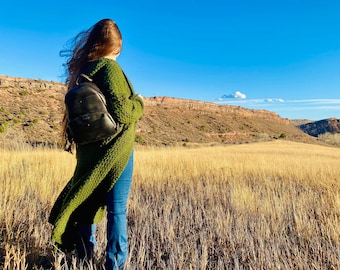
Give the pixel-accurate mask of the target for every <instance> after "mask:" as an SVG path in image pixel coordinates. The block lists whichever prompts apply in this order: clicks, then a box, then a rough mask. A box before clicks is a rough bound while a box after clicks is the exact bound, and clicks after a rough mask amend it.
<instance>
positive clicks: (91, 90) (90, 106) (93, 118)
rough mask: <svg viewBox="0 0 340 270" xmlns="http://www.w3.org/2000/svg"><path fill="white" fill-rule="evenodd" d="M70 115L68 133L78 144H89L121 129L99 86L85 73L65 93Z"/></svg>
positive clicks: (67, 109)
mask: <svg viewBox="0 0 340 270" xmlns="http://www.w3.org/2000/svg"><path fill="white" fill-rule="evenodd" d="M65 105H66V111H67V115H68V123H67V133H68V135H69V136H70V137H71V138H72V139H73V141H74V142H75V143H77V144H87V143H91V142H95V141H99V140H103V139H105V138H107V137H109V136H113V135H114V134H116V133H117V132H118V130H119V124H118V122H116V121H115V120H114V119H113V118H112V116H111V115H110V113H109V112H108V110H107V108H106V99H105V96H104V95H103V93H102V92H101V91H100V89H99V88H98V86H97V85H96V84H95V83H94V82H92V79H91V78H90V77H88V76H87V75H85V74H81V75H80V76H79V77H78V79H77V81H76V85H75V86H74V87H73V88H72V89H70V90H69V91H68V93H67V94H66V95H65Z"/></svg>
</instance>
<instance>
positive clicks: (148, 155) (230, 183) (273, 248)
mask: <svg viewBox="0 0 340 270" xmlns="http://www.w3.org/2000/svg"><path fill="white" fill-rule="evenodd" d="M1 156H2V159H1V162H0V179H1V180H0V192H1V197H0V209H1V212H0V258H1V259H0V268H1V267H2V268H4V269H25V268H28V269H50V268H52V269H82V268H86V267H87V268H89V269H101V265H102V262H103V260H104V257H105V255H104V250H105V222H102V223H101V224H100V225H99V226H98V250H97V256H98V261H96V262H95V263H89V264H88V265H86V267H85V266H84V267H83V266H82V265H79V264H78V265H77V262H76V259H75V258H74V257H73V256H72V255H70V254H68V255H67V256H65V255H63V254H60V253H56V254H54V253H53V252H52V249H53V247H52V243H51V242H50V239H49V237H50V232H51V226H50V225H49V224H47V216H48V213H49V210H50V209H51V206H52V204H53V202H54V200H55V198H56V196H57V195H58V192H59V191H60V190H61V188H62V187H63V185H64V184H65V183H66V181H67V180H68V179H69V177H70V176H71V175H72V172H73V168H74V165H75V159H74V156H72V155H69V154H67V153H64V152H61V151H59V150H43V149H41V150H27V151H7V150H2V151H1ZM339 180H340V149H339V148H332V147H323V146H316V145H310V144H301V143H292V142H287V141H275V142H267V143H258V144H247V145H245V144H244V145H234V146H214V147H202V148H195V149H187V148H137V149H136V151H135V177H134V184H133V188H132V191H131V197H130V201H129V213H128V219H129V237H130V254H129V258H128V262H127V267H126V269H340V263H339V261H340V181H339Z"/></svg>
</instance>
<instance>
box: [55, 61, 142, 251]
mask: <svg viewBox="0 0 340 270" xmlns="http://www.w3.org/2000/svg"><path fill="white" fill-rule="evenodd" d="M82 72H86V73H87V74H88V75H89V76H90V77H92V78H93V80H94V82H95V83H96V84H97V85H98V86H99V88H100V89H101V91H102V92H103V93H104V95H105V96H106V99H107V101H108V110H109V111H110V113H111V114H112V115H113V117H114V118H115V120H117V121H119V122H120V123H121V125H122V128H121V130H120V132H119V133H118V134H117V135H115V136H113V137H109V138H107V139H105V140H103V141H99V142H95V143H90V144H86V145H77V166H76V169H75V172H74V175H73V177H72V178H71V179H70V181H69V182H68V183H67V185H66V186H65V188H64V189H63V190H62V191H61V193H60V195H59V196H58V198H57V200H56V202H55V204H54V206H53V208H52V210H51V213H50V216H49V222H50V223H51V224H53V225H54V228H53V231H52V240H53V241H54V242H55V243H56V245H57V246H58V247H59V248H61V249H64V250H72V249H74V245H75V241H76V238H77V235H76V227H77V225H78V224H79V223H81V224H92V223H97V222H99V221H101V220H102V218H103V214H104V213H105V205H106V194H107V192H108V191H110V189H111V188H112V187H113V186H114V184H115V183H116V181H117V180H118V178H119V176H120V175H121V173H122V172H123V170H124V168H125V166H126V164H127V162H128V160H129V157H130V155H131V152H132V150H133V144H134V140H135V129H136V123H137V121H138V120H139V119H140V117H141V116H142V114H143V111H144V105H143V101H142V99H141V98H140V97H138V96H137V95H136V94H135V93H134V90H133V88H132V85H131V83H130V82H129V81H128V79H127V78H126V76H125V75H124V73H123V71H122V69H121V68H120V66H119V65H118V63H117V62H116V61H114V60H111V59H106V58H102V59H99V60H97V61H95V62H92V63H90V64H89V65H88V66H86V67H85V68H84V70H83V71H82Z"/></svg>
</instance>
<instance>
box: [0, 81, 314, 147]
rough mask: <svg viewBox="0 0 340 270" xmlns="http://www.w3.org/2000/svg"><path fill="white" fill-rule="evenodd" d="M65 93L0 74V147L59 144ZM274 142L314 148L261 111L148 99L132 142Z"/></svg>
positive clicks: (290, 123) (305, 136)
mask: <svg viewBox="0 0 340 270" xmlns="http://www.w3.org/2000/svg"><path fill="white" fill-rule="evenodd" d="M65 91H66V86H65V85H64V84H62V83H57V82H48V81H43V80H36V79H25V78H15V77H10V76H2V75H0V144H6V143H8V142H13V141H24V142H27V143H30V144H34V143H38V144H40V143H43V144H58V143H60V137H61V122H62V118H63V113H62V112H63V106H64V105H63V99H64V94H65ZM277 138H285V139H287V140H293V141H301V142H308V143H317V140H316V139H315V138H314V137H312V136H309V135H308V134H306V133H304V132H303V131H302V130H301V129H300V128H298V127H296V125H295V124H294V121H291V120H289V119H285V118H281V117H280V116H278V115H277V114H276V113H273V112H269V111H266V110H251V109H246V108H243V107H239V106H230V105H220V104H216V103H212V102H202V101H197V100H185V99H178V98H172V97H151V98H145V114H144V116H143V117H142V119H141V121H140V122H139V123H138V129H137V138H136V140H137V142H138V143H140V144H147V145H190V144H202V143H203V144H206V143H244V142H254V141H260V140H272V139H277Z"/></svg>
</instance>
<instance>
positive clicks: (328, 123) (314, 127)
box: [298, 118, 340, 137]
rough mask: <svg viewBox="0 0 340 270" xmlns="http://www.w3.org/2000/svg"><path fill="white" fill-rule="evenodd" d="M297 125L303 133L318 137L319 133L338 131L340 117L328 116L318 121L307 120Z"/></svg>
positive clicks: (339, 131)
mask: <svg viewBox="0 0 340 270" xmlns="http://www.w3.org/2000/svg"><path fill="white" fill-rule="evenodd" d="M298 127H299V128H300V129H301V130H302V131H304V132H305V133H307V134H309V135H311V136H314V137H318V136H319V135H321V134H325V133H327V132H329V133H340V119H336V118H328V119H323V120H319V121H314V122H309V123H305V124H301V125H298Z"/></svg>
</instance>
